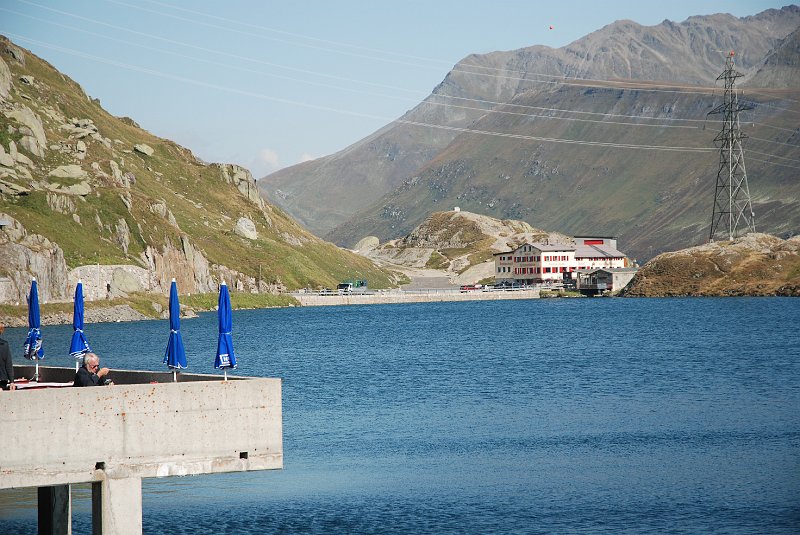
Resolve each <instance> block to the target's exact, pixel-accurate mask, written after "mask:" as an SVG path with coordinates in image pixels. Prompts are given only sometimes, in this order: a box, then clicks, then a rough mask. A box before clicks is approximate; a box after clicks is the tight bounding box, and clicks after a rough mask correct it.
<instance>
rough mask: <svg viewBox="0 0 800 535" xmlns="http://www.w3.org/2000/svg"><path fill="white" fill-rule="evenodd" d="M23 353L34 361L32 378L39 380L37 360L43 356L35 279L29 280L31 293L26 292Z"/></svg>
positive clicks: (37, 291) (37, 290)
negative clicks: (25, 332) (25, 331)
mask: <svg viewBox="0 0 800 535" xmlns="http://www.w3.org/2000/svg"><path fill="white" fill-rule="evenodd" d="M23 353H24V355H25V358H26V359H29V360H35V361H36V373H35V374H34V375H33V380H34V381H38V380H39V361H40V360H41V359H43V358H44V348H43V347H42V322H41V319H40V318H39V289H38V287H37V286H36V279H33V281H31V293H30V294H28V336H27V337H26V338H25V346H24V348H23Z"/></svg>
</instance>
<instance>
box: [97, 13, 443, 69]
mask: <svg viewBox="0 0 800 535" xmlns="http://www.w3.org/2000/svg"><path fill="white" fill-rule="evenodd" d="M106 1H107V2H109V1H113V3H117V4H121V3H122V2H118V1H114V0H106ZM145 1H146V2H148V3H150V4H155V5H158V6H161V7H166V8H169V9H174V10H176V11H183V12H184V13H191V14H193V15H200V16H201V17H208V18H210V19H215V20H221V21H224V22H230V23H233V24H239V25H241V26H247V27H249V28H254V29H256V30H262V31H268V32H274V33H280V34H283V35H289V36H291V37H298V38H300V39H308V40H310V41H316V42H319V43H327V44H331V45H336V46H343V47H347V48H353V49H356V50H365V51H367V52H375V53H378V54H388V55H391V56H397V57H402V58H408V59H417V60H421V61H430V62H435V63H440V64H442V65H451V62H449V61H445V60H441V59H434V58H426V57H422V56H414V55H410V54H402V53H399V52H393V51H391V50H381V49H378V48H371V47H366V46H360V45H354V44H351V43H342V42H339V41H332V40H329V39H321V38H319V37H314V36H311V35H304V34H300V33H295V32H289V31H286V30H279V29H277V28H271V27H269V26H262V25H259V24H252V23H250V22H244V21H240V20H235V19H229V18H226V17H220V16H218V15H212V14H210V13H203V12H202V11H195V10H193V9H187V8H185V7H180V6H175V5H172V4H167V3H164V2H157V1H156V0H145ZM124 5H126V6H129V7H133V8H136V9H139V7H138V6H133V5H130V4H124Z"/></svg>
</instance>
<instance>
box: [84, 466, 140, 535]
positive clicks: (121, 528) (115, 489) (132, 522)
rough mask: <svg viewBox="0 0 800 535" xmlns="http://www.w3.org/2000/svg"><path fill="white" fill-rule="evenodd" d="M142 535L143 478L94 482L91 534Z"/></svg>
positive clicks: (109, 479) (108, 479)
mask: <svg viewBox="0 0 800 535" xmlns="http://www.w3.org/2000/svg"><path fill="white" fill-rule="evenodd" d="M112 533H113V534H114V535H141V533H142V479H141V478H139V477H128V478H122V479H111V478H107V479H104V480H103V481H100V482H98V483H92V535H109V534H112Z"/></svg>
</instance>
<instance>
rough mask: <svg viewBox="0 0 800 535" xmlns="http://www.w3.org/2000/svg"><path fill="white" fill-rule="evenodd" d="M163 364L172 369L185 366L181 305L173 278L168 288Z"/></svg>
mask: <svg viewBox="0 0 800 535" xmlns="http://www.w3.org/2000/svg"><path fill="white" fill-rule="evenodd" d="M164 364H166V365H167V366H169V368H170V369H172V370H178V369H181V368H186V350H185V349H184V347H183V338H181V305H180V303H179V302H178V285H177V284H175V280H174V279H173V280H172V286H171V287H170V289H169V341H168V342H167V351H166V352H165V353H164Z"/></svg>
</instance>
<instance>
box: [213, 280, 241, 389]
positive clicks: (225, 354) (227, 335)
mask: <svg viewBox="0 0 800 535" xmlns="http://www.w3.org/2000/svg"><path fill="white" fill-rule="evenodd" d="M217 319H218V320H219V339H218V341H217V358H215V359H214V367H215V368H217V369H220V368H222V370H223V372H224V373H225V380H226V381H227V380H228V369H229V368H230V369H235V368H236V355H235V354H234V353H233V338H231V327H232V325H233V318H232V314H231V296H230V294H229V293H228V285H227V284H225V281H222V284H220V286H219V302H218V306H217Z"/></svg>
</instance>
